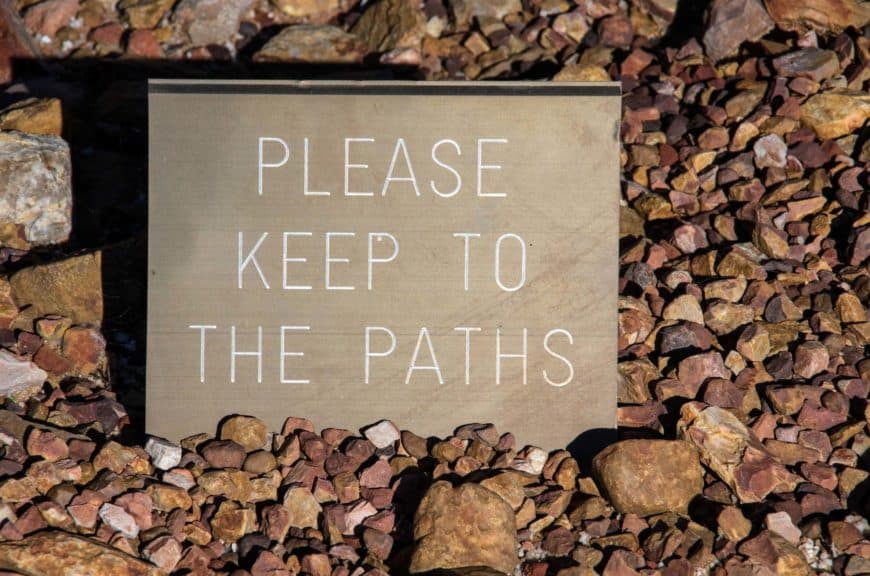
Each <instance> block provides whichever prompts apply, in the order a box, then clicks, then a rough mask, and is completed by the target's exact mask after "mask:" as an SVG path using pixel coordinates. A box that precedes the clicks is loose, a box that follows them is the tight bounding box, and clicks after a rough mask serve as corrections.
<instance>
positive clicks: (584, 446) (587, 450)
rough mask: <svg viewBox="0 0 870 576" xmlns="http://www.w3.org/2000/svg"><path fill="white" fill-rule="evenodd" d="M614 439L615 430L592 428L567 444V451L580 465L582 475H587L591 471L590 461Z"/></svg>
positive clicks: (615, 435)
mask: <svg viewBox="0 0 870 576" xmlns="http://www.w3.org/2000/svg"><path fill="white" fill-rule="evenodd" d="M616 439H617V434H616V428H592V429H590V430H587V431H585V432H583V433H582V434H580V435H579V436H577V437H576V438H574V440H572V441H571V442H569V443H568V446H567V450H568V452H570V453H571V456H573V457H574V459H575V460H576V461H577V462H578V463H579V464H580V470H581V471H582V472H583V474H588V473H589V472H590V471H591V470H592V459H593V458H595V456H597V455H598V453H599V452H601V451H602V450H604V449H605V448H606V447H607V446H609V445H610V444H613V443H614V442H616Z"/></svg>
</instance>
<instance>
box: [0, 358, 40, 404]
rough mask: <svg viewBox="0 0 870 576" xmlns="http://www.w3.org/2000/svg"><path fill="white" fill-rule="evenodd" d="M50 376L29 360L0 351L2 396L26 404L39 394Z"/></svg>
mask: <svg viewBox="0 0 870 576" xmlns="http://www.w3.org/2000/svg"><path fill="white" fill-rule="evenodd" d="M46 378H48V374H47V373H46V372H45V370H43V369H42V368H40V367H38V366H37V365H36V364H34V363H33V362H31V361H30V359H29V358H27V357H23V358H19V357H18V356H16V355H15V354H13V353H12V352H10V351H9V350H0V396H7V397H10V398H12V399H14V400H16V401H18V402H24V401H25V400H27V399H28V398H30V397H31V396H33V395H35V394H37V393H38V392H39V390H40V389H41V388H42V385H43V384H44V383H45V380H46Z"/></svg>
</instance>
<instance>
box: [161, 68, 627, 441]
mask: <svg viewBox="0 0 870 576" xmlns="http://www.w3.org/2000/svg"><path fill="white" fill-rule="evenodd" d="M619 113H620V97H619V88H618V85H617V84H611V83H605V84H574V83H480V84H478V83H461V84H456V83H433V84H428V83H413V82H407V83H406V82H391V83H379V82H371V83H369V82H365V83H319V82H318V83H312V82H299V83H293V82H241V83H240V82H190V81H152V82H151V83H150V86H149V123H150V167H149V179H150V180H149V181H150V184H149V186H150V194H149V196H150V197H149V222H150V224H149V230H150V233H149V286H148V351H147V356H148V360H147V422H146V427H147V431H148V433H150V434H155V435H159V436H165V437H168V438H171V439H176V440H177V439H179V438H181V437H183V436H186V435H189V434H193V433H196V432H201V431H212V430H214V427H215V425H216V422H217V421H218V419H219V418H220V417H222V416H224V415H226V414H232V413H240V414H250V415H255V416H258V417H260V418H263V419H264V420H265V421H266V422H267V423H268V424H269V425H270V426H271V427H272V428H273V429H279V428H280V426H281V423H282V421H283V419H284V418H286V417H287V416H302V417H306V418H309V419H311V420H312V421H313V422H314V423H315V425H316V426H318V427H327V426H335V427H342V428H351V429H358V428H359V427H361V426H364V425H366V424H371V423H374V422H376V421H378V420H380V419H384V418H387V419H390V420H392V421H393V422H395V423H396V424H397V425H398V426H399V427H401V428H405V429H410V430H413V431H414V432H416V433H418V434H434V435H439V436H444V435H447V434H449V433H451V432H452V430H453V429H454V428H455V427H456V426H458V425H460V424H465V423H471V422H481V423H483V422H492V423H494V424H496V426H497V427H498V429H499V430H501V431H510V432H513V433H514V434H515V435H516V436H517V439H518V441H519V442H520V443H521V444H534V445H538V446H541V447H544V448H550V449H552V448H557V447H564V446H566V445H567V444H568V443H570V442H571V441H572V440H574V439H575V438H576V437H577V436H578V435H580V434H581V433H582V432H584V431H586V430H590V429H602V428H603V429H612V428H614V427H615V420H616V355H617V350H616V343H617V342H616V341H617V326H616V322H617V280H618V271H617V260H618V202H619V181H618V178H619V165H618V163H619V144H618V140H617V137H618V130H619Z"/></svg>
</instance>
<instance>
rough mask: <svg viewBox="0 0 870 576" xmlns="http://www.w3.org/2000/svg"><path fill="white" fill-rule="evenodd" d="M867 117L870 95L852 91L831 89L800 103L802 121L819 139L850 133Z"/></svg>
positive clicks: (869, 109)
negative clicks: (801, 104)
mask: <svg viewBox="0 0 870 576" xmlns="http://www.w3.org/2000/svg"><path fill="white" fill-rule="evenodd" d="M868 118H870V95H868V94H867V93H866V92H857V91H854V90H833V91H830V92H822V93H819V94H816V95H814V96H812V97H810V99H809V100H807V101H806V102H804V104H803V106H801V122H803V123H804V124H806V125H807V126H809V127H810V128H812V129H813V130H814V131H815V133H816V134H817V135H818V136H819V138H822V139H825V140H828V139H833V138H839V137H840V136H845V135H846V134H851V133H852V132H854V131H855V130H857V129H858V128H860V127H861V126H862V125H863V124H864V122H866V121H867V119H868Z"/></svg>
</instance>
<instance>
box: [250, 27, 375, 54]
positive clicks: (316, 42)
mask: <svg viewBox="0 0 870 576" xmlns="http://www.w3.org/2000/svg"><path fill="white" fill-rule="evenodd" d="M365 53H366V48H365V44H364V43H363V42H362V40H360V39H359V38H357V37H356V36H355V35H354V34H350V33H348V32H345V31H344V30H342V29H341V28H338V27H336V26H326V25H324V26H317V25H314V24H299V25H297V26H288V27H287V28H284V29H283V30H281V32H280V33H278V35H277V36H275V37H273V38H271V39H270V40H269V41H268V42H266V45H265V46H263V47H262V48H261V49H260V51H259V52H257V53H256V54H255V55H254V61H256V62H290V63H296V62H302V63H305V62H308V63H318V64H353V63H356V62H360V61H361V60H362V59H363V56H365Z"/></svg>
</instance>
